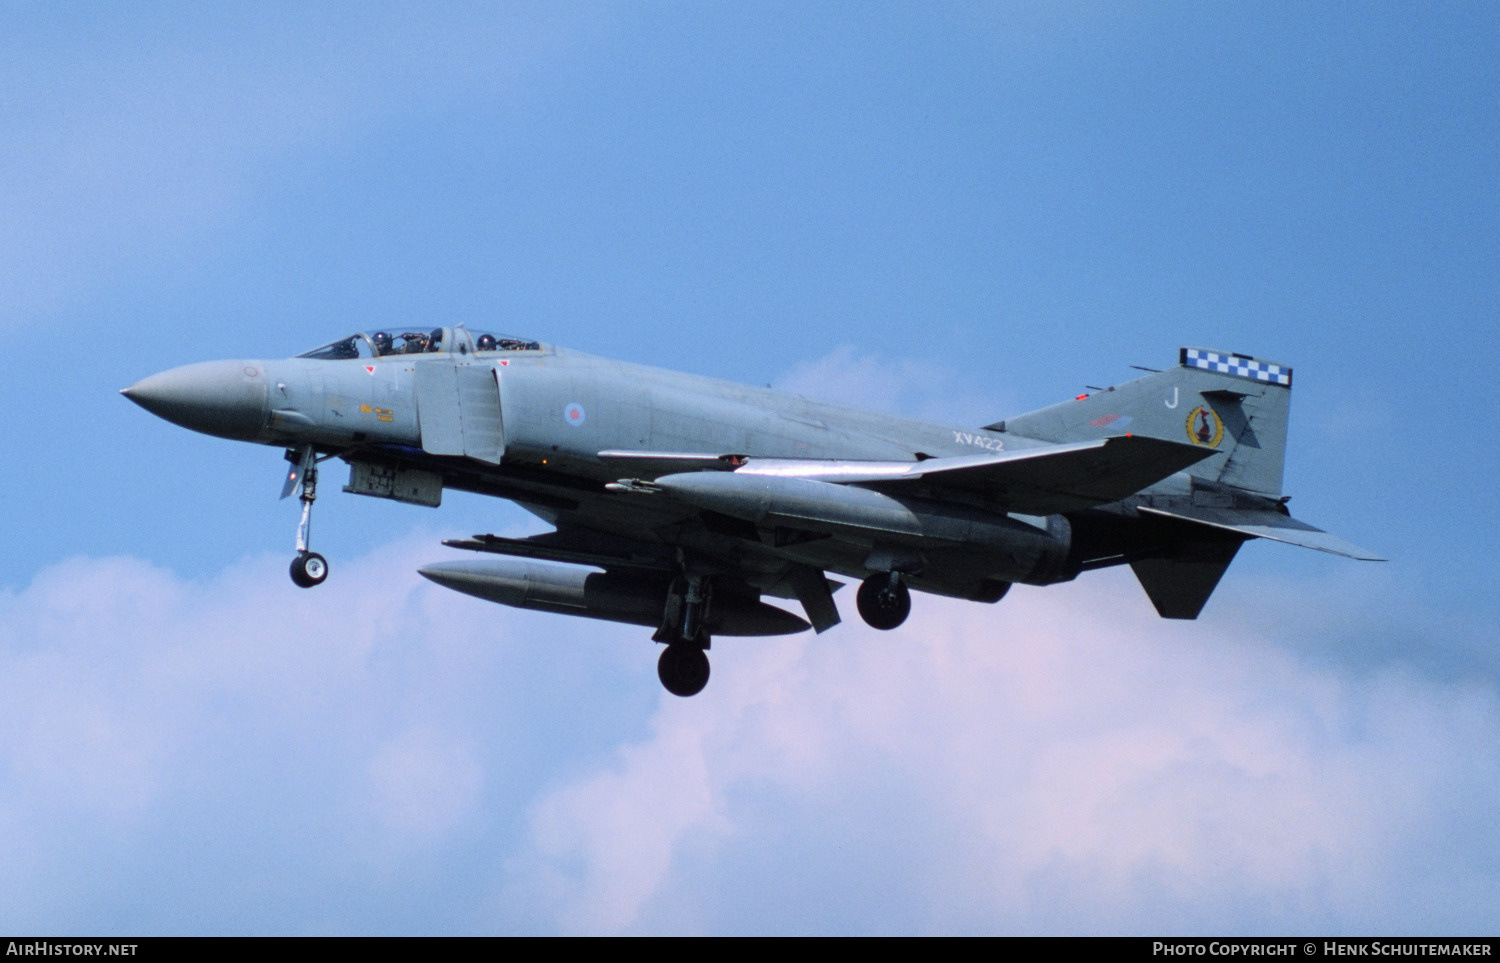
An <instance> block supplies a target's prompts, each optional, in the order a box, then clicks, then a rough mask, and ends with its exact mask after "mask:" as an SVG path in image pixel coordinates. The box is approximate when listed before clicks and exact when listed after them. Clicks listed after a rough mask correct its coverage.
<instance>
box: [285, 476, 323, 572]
mask: <svg viewBox="0 0 1500 963" xmlns="http://www.w3.org/2000/svg"><path fill="white" fill-rule="evenodd" d="M287 461H290V462H292V464H293V468H292V470H291V473H290V474H289V475H288V476H287V480H286V487H285V488H283V489H282V492H281V497H282V498H285V497H286V496H287V495H290V494H291V493H292V489H293V488H301V492H300V493H299V494H298V496H297V497H298V498H300V499H301V501H302V521H301V522H300V523H298V525H297V557H296V558H294V559H292V569H291V571H292V581H293V582H295V583H296V584H297V585H298V587H300V588H312V587H313V586H315V585H322V584H323V581H324V580H325V579H327V578H328V560H327V559H325V558H324V557H323V556H321V555H319V554H318V553H317V552H314V551H312V550H311V549H310V548H309V547H308V543H309V541H310V540H311V538H312V506H313V502H315V501H317V498H318V453H317V452H316V451H314V450H313V449H312V447H311V446H309V447H307V448H303V449H301V450H300V451H296V452H292V451H288V452H287Z"/></svg>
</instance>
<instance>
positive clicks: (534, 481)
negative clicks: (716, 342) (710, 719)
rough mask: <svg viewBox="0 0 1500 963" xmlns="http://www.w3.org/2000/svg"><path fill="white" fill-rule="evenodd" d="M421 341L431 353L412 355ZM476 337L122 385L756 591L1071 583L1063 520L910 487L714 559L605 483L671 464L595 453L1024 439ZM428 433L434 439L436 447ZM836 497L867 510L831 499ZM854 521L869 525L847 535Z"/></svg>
mask: <svg viewBox="0 0 1500 963" xmlns="http://www.w3.org/2000/svg"><path fill="white" fill-rule="evenodd" d="M434 334H435V335H436V332H435V333H434ZM433 344H440V345H442V346H443V349H442V350H432V345H433ZM478 344H479V342H478V340H477V338H476V337H475V336H474V335H473V334H471V333H469V332H467V331H465V330H464V329H462V328H458V329H443V330H442V335H441V337H432V338H430V339H429V340H428V342H427V344H426V348H425V350H419V351H413V352H410V353H408V352H404V351H391V352H390V353H385V354H382V353H380V350H379V348H378V347H377V346H376V345H375V342H374V341H373V339H371V338H369V337H367V336H364V335H356V336H352V337H351V338H349V339H345V340H344V341H342V342H335V343H334V344H333V345H330V346H328V347H325V348H323V349H318V350H317V351H313V352H309V353H308V354H307V355H304V356H300V357H296V358H287V359H275V360H265V359H248V360H246V359H242V360H233V361H219V362H208V363H203V364H196V365H188V366H185V367H182V368H176V369H173V370H170V371H167V372H163V373H162V374H159V375H155V376H153V377H151V378H147V379H145V380H143V381H142V382H140V383H139V384H137V385H134V386H132V387H131V388H129V389H126V393H127V395H128V396H129V397H131V398H132V400H134V401H136V402H137V403H139V404H141V405H142V406H144V407H146V408H148V409H149V410H151V411H153V412H155V413H156V414H158V415H161V416H162V417H164V418H166V419H168V420H171V421H174V422H176V423H178V424H180V425H183V426H184V427H188V428H192V429H195V430H197V431H202V432H206V433H209V434H214V435H219V436H221V437H225V438H232V439H236V440H241V441H250V442H255V443H259V444H265V445H271V446H276V447H284V448H287V449H290V450H297V449H301V448H305V447H311V448H314V449H316V450H317V451H319V452H322V453H325V454H332V455H338V456H340V457H342V458H344V459H345V460H347V461H350V462H351V463H358V464H369V465H376V466H383V467H384V468H386V469H389V470H391V471H420V472H426V473H430V474H431V475H433V476H436V477H437V478H440V479H441V486H442V487H444V488H453V489H459V490H467V491H475V492H480V493H484V494H490V495H497V496H500V497H504V498H509V499H512V500H514V501H516V502H518V503H520V504H522V505H523V506H525V507H526V508H528V509H529V510H531V511H533V512H535V513H536V514H538V515H541V516H542V517H544V518H546V519H547V520H549V521H551V522H553V523H554V524H558V523H559V522H560V521H561V520H564V519H566V520H567V521H568V522H570V523H571V524H573V525H575V526H582V527H585V528H588V529H592V530H596V531H599V532H601V533H614V534H617V535H621V536H626V537H639V536H640V535H641V533H642V532H643V531H644V532H654V533H657V534H656V535H653V536H652V537H656V538H664V539H665V540H666V541H668V542H670V544H671V546H672V547H674V548H685V549H687V550H689V551H692V552H695V553H698V554H700V555H702V556H703V557H705V558H708V559H712V560H714V561H716V562H718V563H722V564H725V565H728V564H733V565H734V566H736V567H737V568H739V569H741V570H743V571H746V572H748V573H749V581H750V582H751V584H754V585H757V587H759V588H761V589H769V588H770V587H771V586H774V585H775V584H777V582H778V580H779V579H780V578H781V577H782V576H781V574H780V573H781V571H782V570H783V569H784V568H785V566H786V564H788V563H796V564H807V565H812V566H816V567H818V568H822V569H826V570H830V571H837V572H841V573H844V574H847V575H850V576H852V577H863V576H864V575H865V574H866V573H867V572H868V571H869V570H870V565H871V564H873V563H872V562H871V559H872V556H878V555H879V553H880V552H882V551H885V552H887V553H888V554H889V553H890V552H895V553H896V554H897V555H899V556H900V557H903V558H910V559H917V561H914V562H912V563H911V564H909V565H908V568H910V569H911V570H912V571H911V579H912V584H913V587H917V588H922V589H925V590H927V591H932V592H937V593H940V594H949V595H957V596H960V597H964V598H974V599H990V598H997V597H998V596H999V595H1000V594H1003V592H1004V588H1005V586H1006V585H1008V583H1010V582H1012V581H1037V582H1049V581H1056V580H1059V579H1060V578H1070V577H1072V574H1074V573H1073V572H1072V571H1070V570H1069V568H1068V566H1067V565H1066V564H1064V563H1063V560H1062V559H1063V556H1065V555H1066V553H1067V542H1068V535H1067V531H1066V527H1067V525H1066V522H1064V521H1062V520H1061V519H1060V518H1058V519H1053V520H1051V521H1049V520H1047V519H1037V518H1025V519H1023V520H1017V519H1012V518H1010V517H1008V516H1007V515H1006V513H1005V511H1004V506H1003V505H990V504H985V502H984V499H982V498H973V499H970V501H971V502H972V504H968V505H964V504H958V505H955V504H952V503H951V502H944V503H938V502H935V501H934V502H927V501H924V500H923V499H922V498H921V497H920V494H918V495H917V496H916V497H912V496H901V497H891V496H885V495H880V496H876V495H874V494H873V493H871V494H870V495H865V494H863V493H862V492H852V491H850V490H847V489H844V488H843V487H842V486H833V485H823V486H822V487H823V489H826V490H827V491H829V492H830V493H832V494H834V495H836V496H838V498H837V501H836V503H835V504H836V506H838V511H836V512H835V513H834V514H835V516H836V517H834V518H832V519H826V518H820V519H818V520H817V521H818V524H819V526H820V530H823V531H829V530H831V531H833V532H835V533H836V536H837V537H822V538H818V539H806V540H802V541H799V540H798V538H796V537H787V538H785V539H784V540H785V541H786V542H787V544H774V542H775V541H776V540H777V539H778V538H781V536H772V542H773V544H769V545H768V544H764V542H765V539H761V543H756V542H755V541H754V540H753V539H750V538H743V539H740V540H739V541H738V542H734V543H732V544H730V545H729V547H727V548H726V540H725V538H724V533H723V532H722V531H715V530H713V529H712V517H716V516H713V514H712V513H711V516H712V517H710V518H709V520H708V521H709V523H710V524H709V527H708V528H705V527H704V523H703V520H702V518H701V513H699V512H696V511H691V510H690V511H686V512H685V511H684V506H683V505H682V504H680V503H674V502H673V501H672V500H671V499H656V500H643V499H641V498H639V496H632V495H630V494H621V493H619V492H617V491H611V490H609V489H607V488H606V486H610V485H612V483H615V482H618V481H619V480H620V479H621V478H623V477H629V478H633V479H644V480H647V481H649V480H651V479H654V478H656V477H659V476H662V475H669V474H673V473H676V472H680V471H682V467H681V465H680V464H678V463H677V462H674V461H672V460H671V459H667V460H665V461H662V462H655V461H653V460H651V459H650V458H645V459H629V458H627V459H625V460H624V461H623V462H622V461H621V459H620V458H617V457H615V458H612V457H605V455H608V454H609V453H614V454H616V455H619V454H621V453H625V454H629V453H667V454H679V455H699V456H709V457H714V456H723V457H730V458H745V459H752V460H754V459H824V460H846V461H851V462H859V461H870V462H893V461H894V462H916V461H920V460H923V459H926V458H932V457H941V456H951V455H972V454H983V453H987V452H989V453H993V452H1000V451H1006V450H1013V449H1018V448H1026V447H1034V446H1037V445H1039V444H1041V443H1040V442H1036V441H1034V440H1032V439H1028V438H1023V437H1019V436H1014V435H1007V434H1006V433H1004V432H999V431H990V430H985V429H972V428H955V427H951V426H946V425H941V424H935V423H930V422H923V421H918V420H913V419H908V418H901V417H897V416H893V415H887V414H880V413H874V412H869V411H864V410H860V409H855V408H849V407H844V406H840V405H834V404H829V403H826V402H820V401H816V400H813V399H809V398H805V397H802V396H798V395H793V394H789V393H786V392H781V391H775V390H772V389H769V388H757V387H751V386H747V385H741V384H735V383H732V382H727V381H722V380H718V379H714V378H707V377H702V376H698V375H691V374H684V373H681V372H675V371H669V370H665V369H661V368H653V367H648V366H643V365H637V364H631V363H628V362H623V361H616V360H611V359H606V358H600V357H595V356H592V355H588V354H584V353H582V352H577V351H570V350H567V349H564V348H558V347H554V346H551V345H546V344H541V343H538V342H534V341H525V340H521V339H497V340H495V341H494V342H493V344H494V347H492V348H490V349H489V350H480V349H479V348H478ZM507 345H508V347H507ZM481 408H483V409H484V410H482V411H481ZM495 408H497V409H498V412H497V416H495V414H496V413H495V412H494V410H493V409H495ZM486 418H487V419H488V423H487V427H486V428H485V432H486V441H485V444H484V448H485V449H486V450H487V451H490V452H492V454H491V455H486V454H483V453H480V452H473V451H468V452H466V450H465V449H464V447H463V446H464V444H465V439H466V438H468V437H470V436H471V435H472V434H474V433H475V432H476V431H477V429H476V428H475V425H477V424H479V423H480V422H482V421H484V420H485V419H486ZM445 432H446V434H447V435H449V436H451V439H453V440H449V441H446V442H445V441H442V440H441V439H442V437H443V436H444V434H445ZM445 445H446V446H447V447H445ZM602 453H603V454H602ZM465 454H470V455H474V454H478V456H479V457H477V458H476V457H464V455H465ZM809 484H822V483H809ZM804 487H805V486H804ZM351 490H353V489H351ZM366 493H369V492H366ZM856 495H857V496H858V497H859V499H862V500H863V501H864V502H869V501H872V500H873V501H879V504H876V505H873V506H871V505H866V504H860V505H853V504H850V505H847V506H844V505H842V503H843V502H852V501H853V500H854V496H856ZM429 503H430V502H429ZM840 512H841V513H842V514H840ZM717 514H718V515H722V514H723V513H717ZM772 515H773V516H774V512H773V513H772ZM850 518H853V519H855V521H853V522H850V521H849V520H848V519H850ZM865 519H876V520H878V524H879V525H881V526H883V527H881V528H879V529H878V530H876V531H874V532H866V531H864V530H862V529H861V526H862V525H865V524H866V522H865V521H864V520H865ZM741 520H742V521H743V520H744V514H743V513H741ZM754 524H756V525H759V526H760V528H761V529H763V530H766V531H774V530H776V529H777V526H778V524H780V523H779V522H778V521H777V518H776V517H769V518H763V517H760V516H757V517H756V521H755V522H754ZM721 527H722V526H721ZM782 527H783V528H784V527H785V526H782ZM741 531H742V532H743V531H744V530H743V529H741ZM661 532H667V533H668V534H666V535H665V536H663V535H661V534H660V533H661ZM954 532H957V533H959V534H958V535H957V536H954V537H946V536H945V537H942V538H939V537H936V536H937V534H939V533H949V534H951V533H954ZM1059 538H1061V541H1059ZM997 540H998V542H997ZM997 544H998V545H999V547H998V548H997ZM757 573H759V574H757Z"/></svg>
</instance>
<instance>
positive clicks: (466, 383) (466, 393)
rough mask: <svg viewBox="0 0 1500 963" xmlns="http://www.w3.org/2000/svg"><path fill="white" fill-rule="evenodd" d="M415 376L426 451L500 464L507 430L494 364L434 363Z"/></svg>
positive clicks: (429, 362)
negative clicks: (504, 425)
mask: <svg viewBox="0 0 1500 963" xmlns="http://www.w3.org/2000/svg"><path fill="white" fill-rule="evenodd" d="M415 376H416V388H417V424H418V425H419V426H420V428H421V431H422V450H423V451H425V452H427V453H428V454H432V455H465V456H467V457H469V458H473V459H475V460H477V461H483V462H488V463H489V464H491V465H498V464H500V457H501V456H502V455H503V454H504V453H505V432H504V429H503V427H502V425H501V421H500V389H499V384H498V383H497V382H496V380H495V367H494V365H492V364H459V363H455V362H451V361H428V362H424V363H422V364H419V365H417V366H416V371H415Z"/></svg>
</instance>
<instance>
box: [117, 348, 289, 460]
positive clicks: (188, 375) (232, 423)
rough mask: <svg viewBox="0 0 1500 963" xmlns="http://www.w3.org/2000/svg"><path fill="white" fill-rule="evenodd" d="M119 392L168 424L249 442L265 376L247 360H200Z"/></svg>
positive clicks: (260, 420)
mask: <svg viewBox="0 0 1500 963" xmlns="http://www.w3.org/2000/svg"><path fill="white" fill-rule="evenodd" d="M120 394H122V395H124V396H125V397H127V398H129V399H130V400H131V401H133V402H135V403H136V404H138V405H140V406H141V407H142V408H145V409H146V410H147V411H149V412H151V413H152V414H153V415H156V416H157V417H159V418H164V419H166V420H167V421H170V422H172V424H174V425H181V426H182V427H184V428H191V429H192V430H194V431H201V432H203V433H204V434H207V435H217V436H219V437H220V438H234V439H237V440H240V441H250V440H254V438H255V437H256V436H257V435H258V434H259V433H260V430H261V428H263V427H264V426H265V422H266V378H265V371H264V370H263V369H262V368H261V366H260V365H259V364H257V363H255V362H251V361H205V362H203V363H201V364H190V365H184V366H183V367H181V368H173V369H172V370H170V371H163V372H162V373H161V374H154V375H152V376H151V377H149V378H145V379H142V380H141V381H138V382H136V383H135V384H133V385H131V386H130V387H129V388H125V389H123V390H121V392H120Z"/></svg>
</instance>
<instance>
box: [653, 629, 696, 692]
mask: <svg viewBox="0 0 1500 963" xmlns="http://www.w3.org/2000/svg"><path fill="white" fill-rule="evenodd" d="M656 674H657V677H659V678H660V679H661V684H662V685H663V686H665V687H666V689H667V691H668V692H670V693H672V694H673V695H674V696H684V697H686V696H691V695H697V694H698V693H700V692H702V691H703V687H704V686H706V685H708V653H707V652H704V651H703V650H702V649H700V648H698V647H697V646H696V645H691V644H688V643H683V642H677V643H673V644H672V645H669V646H667V647H666V649H665V650H663V652H662V654H661V658H660V659H657V660H656Z"/></svg>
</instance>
